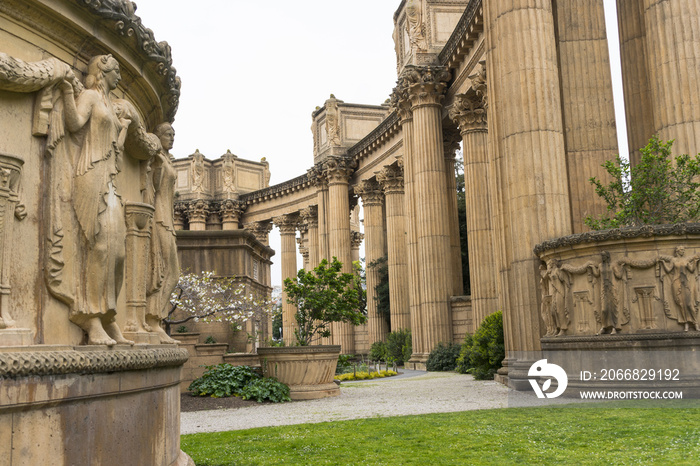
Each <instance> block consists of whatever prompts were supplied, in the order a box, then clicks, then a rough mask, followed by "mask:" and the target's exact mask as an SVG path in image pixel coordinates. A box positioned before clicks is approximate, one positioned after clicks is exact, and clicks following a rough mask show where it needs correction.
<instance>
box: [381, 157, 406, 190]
mask: <svg viewBox="0 0 700 466" xmlns="http://www.w3.org/2000/svg"><path fill="white" fill-rule="evenodd" d="M377 181H378V182H379V184H380V185H381V187H382V189H383V190H384V194H385V195H386V194H403V193H404V187H403V167H402V166H400V165H399V164H397V165H390V166H388V167H385V168H384V169H382V171H381V172H379V173H378V174H377Z"/></svg>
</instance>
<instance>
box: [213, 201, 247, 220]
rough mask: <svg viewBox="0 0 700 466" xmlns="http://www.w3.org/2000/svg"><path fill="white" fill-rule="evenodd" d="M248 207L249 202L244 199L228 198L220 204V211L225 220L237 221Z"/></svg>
mask: <svg viewBox="0 0 700 466" xmlns="http://www.w3.org/2000/svg"><path fill="white" fill-rule="evenodd" d="M247 207H248V204H246V203H245V202H243V201H239V200H235V199H226V200H225V201H222V202H221V204H219V213H220V214H221V218H222V219H223V220H226V219H235V220H236V221H238V219H239V218H240V217H241V215H243V212H245V210H246V208H247Z"/></svg>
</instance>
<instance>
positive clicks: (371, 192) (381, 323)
mask: <svg viewBox="0 0 700 466" xmlns="http://www.w3.org/2000/svg"><path fill="white" fill-rule="evenodd" d="M355 194H357V195H359V196H361V197H362V208H363V211H364V216H365V263H366V264H367V269H366V279H367V332H368V338H369V344H370V345H371V344H372V343H374V342H375V341H386V335H387V333H388V331H389V329H388V327H387V323H386V320H385V319H384V317H382V316H380V315H379V312H378V311H377V291H376V287H377V286H378V285H379V272H378V271H377V268H376V267H372V264H373V263H374V262H375V261H377V260H378V259H381V258H382V257H383V256H384V250H385V249H386V243H385V240H384V214H383V212H382V204H383V201H384V199H383V195H382V191H381V188H380V186H379V183H377V182H376V181H374V180H367V181H363V182H361V183H360V184H358V185H357V186H356V187H355Z"/></svg>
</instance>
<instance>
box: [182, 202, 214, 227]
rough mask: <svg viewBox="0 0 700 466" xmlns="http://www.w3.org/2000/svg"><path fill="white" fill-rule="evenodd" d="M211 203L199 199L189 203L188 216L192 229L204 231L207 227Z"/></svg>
mask: <svg viewBox="0 0 700 466" xmlns="http://www.w3.org/2000/svg"><path fill="white" fill-rule="evenodd" d="M209 213H210V212H209V203H208V202H207V201H203V200H198V201H194V202H191V203H190V204H189V205H188V210H187V217H188V219H189V223H190V230H192V231H204V230H206V229H207V217H208V216H209Z"/></svg>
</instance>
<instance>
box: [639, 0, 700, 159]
mask: <svg viewBox="0 0 700 466" xmlns="http://www.w3.org/2000/svg"><path fill="white" fill-rule="evenodd" d="M643 5H644V26H645V29H646V38H645V40H646V52H647V57H646V66H647V69H648V73H649V86H650V89H651V97H652V106H653V108H654V131H655V132H656V134H658V136H659V138H661V139H662V140H668V139H675V143H674V144H673V152H674V154H690V155H696V154H698V153H699V152H700V35H699V31H698V28H699V27H700V4H699V3H698V1H697V0H666V1H660V0H643ZM645 143H646V142H645Z"/></svg>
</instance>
